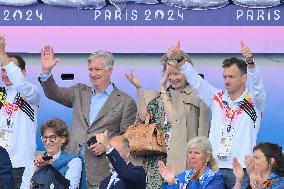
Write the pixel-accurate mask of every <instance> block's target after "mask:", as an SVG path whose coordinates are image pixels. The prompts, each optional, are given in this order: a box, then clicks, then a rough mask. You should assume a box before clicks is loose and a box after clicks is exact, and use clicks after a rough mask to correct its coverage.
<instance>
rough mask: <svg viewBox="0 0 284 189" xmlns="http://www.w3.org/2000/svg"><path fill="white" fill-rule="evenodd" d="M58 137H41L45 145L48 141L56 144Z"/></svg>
mask: <svg viewBox="0 0 284 189" xmlns="http://www.w3.org/2000/svg"><path fill="white" fill-rule="evenodd" d="M56 137H57V136H56V135H50V136H41V137H40V138H41V141H42V142H43V143H46V141H47V139H48V140H49V142H55V141H56Z"/></svg>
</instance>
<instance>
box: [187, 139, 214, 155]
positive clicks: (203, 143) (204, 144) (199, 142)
mask: <svg viewBox="0 0 284 189" xmlns="http://www.w3.org/2000/svg"><path fill="white" fill-rule="evenodd" d="M195 147H201V148H202V150H203V151H204V152H206V153H208V154H213V152H212V145H211V142H210V141H209V139H208V138H207V137H205V136H198V137H194V138H193V139H191V140H189V141H188V142H187V145H186V149H187V152H188V151H189V150H190V149H192V148H195Z"/></svg>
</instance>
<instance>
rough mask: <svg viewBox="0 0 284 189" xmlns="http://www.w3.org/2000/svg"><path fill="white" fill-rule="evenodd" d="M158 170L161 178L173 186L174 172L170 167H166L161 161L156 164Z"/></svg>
mask: <svg viewBox="0 0 284 189" xmlns="http://www.w3.org/2000/svg"><path fill="white" fill-rule="evenodd" d="M158 170H159V172H160V174H161V176H162V177H163V178H164V180H165V181H166V182H167V183H168V184H170V185H171V184H174V180H175V177H176V170H175V169H174V168H172V167H166V165H165V163H164V162H163V161H159V162H158Z"/></svg>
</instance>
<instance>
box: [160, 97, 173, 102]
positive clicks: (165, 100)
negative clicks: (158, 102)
mask: <svg viewBox="0 0 284 189" xmlns="http://www.w3.org/2000/svg"><path fill="white" fill-rule="evenodd" d="M170 100H172V98H171V97H168V98H166V97H165V98H162V101H163V103H167V102H168V101H170Z"/></svg>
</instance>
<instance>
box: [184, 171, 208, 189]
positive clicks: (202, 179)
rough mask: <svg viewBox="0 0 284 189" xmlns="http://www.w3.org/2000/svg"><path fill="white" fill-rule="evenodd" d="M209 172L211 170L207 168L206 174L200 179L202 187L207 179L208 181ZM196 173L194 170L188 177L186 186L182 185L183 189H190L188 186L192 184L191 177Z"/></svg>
mask: <svg viewBox="0 0 284 189" xmlns="http://www.w3.org/2000/svg"><path fill="white" fill-rule="evenodd" d="M209 171H210V169H209V168H208V167H206V170H205V172H204V173H203V175H202V176H201V177H200V178H199V183H200V185H201V186H202V185H203V183H204V181H205V179H207V177H208V175H209ZM193 173H194V169H191V170H190V172H189V174H188V175H187V176H186V179H185V182H184V184H183V185H182V189H187V188H188V184H189V183H190V181H191V176H192V175H193Z"/></svg>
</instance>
